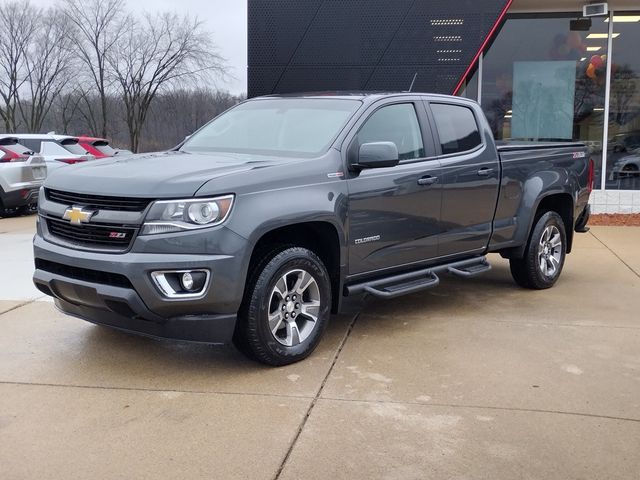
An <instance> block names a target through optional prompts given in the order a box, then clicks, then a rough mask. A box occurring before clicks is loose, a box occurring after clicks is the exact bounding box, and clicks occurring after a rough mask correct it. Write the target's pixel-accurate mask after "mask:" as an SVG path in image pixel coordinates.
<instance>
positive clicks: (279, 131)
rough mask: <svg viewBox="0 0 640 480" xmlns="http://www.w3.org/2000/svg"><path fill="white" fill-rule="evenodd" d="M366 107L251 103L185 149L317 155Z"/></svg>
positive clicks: (314, 101) (333, 102)
mask: <svg viewBox="0 0 640 480" xmlns="http://www.w3.org/2000/svg"><path fill="white" fill-rule="evenodd" d="M360 105H361V102H360V101H359V100H346V99H345V100H343V99H335V98H333V99H324V98H295V99H284V98H283V99H268V100H255V101H250V102H246V103H243V104H241V105H238V106H237V107H235V108H233V109H231V110H229V111H228V112H226V113H224V114H222V115H221V116H219V117H218V118H216V119H215V120H213V121H212V122H210V123H209V124H207V125H205V126H204V127H203V128H202V129H201V130H199V131H198V132H196V133H195V134H194V135H193V136H191V137H190V138H189V139H188V140H187V141H186V142H185V143H184V144H183V145H182V147H181V148H180V150H181V151H183V152H237V153H252V154H259V155H282V156H303V157H312V156H314V155H318V154H321V153H323V152H324V151H326V150H327V148H329V146H330V145H331V143H332V142H333V140H334V139H335V138H336V137H337V136H338V134H339V133H340V131H341V130H342V128H343V127H344V125H345V124H346V123H347V121H348V120H349V118H350V117H351V116H352V115H353V114H354V112H355V111H356V110H357V109H358V108H359V107H360Z"/></svg>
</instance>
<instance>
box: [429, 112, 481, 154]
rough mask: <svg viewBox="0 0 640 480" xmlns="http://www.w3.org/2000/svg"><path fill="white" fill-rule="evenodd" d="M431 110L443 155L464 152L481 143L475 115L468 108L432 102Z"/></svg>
mask: <svg viewBox="0 0 640 480" xmlns="http://www.w3.org/2000/svg"><path fill="white" fill-rule="evenodd" d="M431 110H432V111H433V116H434V119H435V123H436V128H437V129H438V136H439V137H440V145H441V147H442V154H443V155H447V154H451V153H460V152H466V151H469V150H473V149H474V148H476V147H477V146H478V145H481V144H482V138H481V137H480V132H479V131H478V124H477V123H476V117H475V116H474V115H473V111H472V110H471V109H470V108H467V107H463V106H461V105H446V104H444V103H432V104H431Z"/></svg>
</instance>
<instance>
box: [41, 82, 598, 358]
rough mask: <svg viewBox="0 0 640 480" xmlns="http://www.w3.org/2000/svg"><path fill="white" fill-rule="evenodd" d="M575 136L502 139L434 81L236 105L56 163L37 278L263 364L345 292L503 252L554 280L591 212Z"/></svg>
mask: <svg viewBox="0 0 640 480" xmlns="http://www.w3.org/2000/svg"><path fill="white" fill-rule="evenodd" d="M586 152H587V149H586V147H585V146H584V145H582V144H577V143H553V144H552V143H547V144H536V145H505V146H501V147H498V148H496V145H495V142H494V139H493V136H492V133H491V130H490V128H489V126H488V124H487V121H486V119H485V117H484V115H483V113H482V110H481V109H480V107H479V106H478V104H477V103H475V102H472V101H469V100H466V99H463V98H458V97H448V96H438V95H427V94H409V93H398V94H308V95H288V96H286V95H285V96H270V97H262V98H256V99H252V100H249V101H246V102H243V103H241V104H239V105H237V106H235V107H233V108H231V109H230V110H228V111H227V112H225V113H223V114H222V115H220V116H219V117H217V118H215V119H214V120H213V121H211V122H210V123H209V124H207V125H205V126H204V127H202V128H201V129H200V130H199V131H197V132H196V133H195V134H193V135H192V136H191V137H189V138H188V139H187V140H185V141H184V142H183V143H182V144H181V145H180V146H179V147H177V148H176V149H174V150H173V151H169V152H164V153H153V154H143V155H137V156H133V157H127V158H123V159H120V158H117V157H116V158H113V159H108V160H100V161H94V162H87V163H85V164H79V165H74V166H71V167H68V168H64V169H60V170H59V171H56V172H54V173H53V174H52V175H51V176H50V178H48V179H47V181H46V183H45V186H44V191H43V193H42V194H41V195H40V201H39V220H38V227H37V234H36V236H35V239H34V249H35V267H36V270H35V274H34V282H35V284H36V286H37V287H38V288H39V289H40V290H41V291H42V292H44V293H46V294H47V295H51V296H53V297H54V298H55V303H56V305H57V307H58V308H59V309H60V310H62V311H63V312H65V313H67V314H69V315H73V316H76V317H80V318H82V319H85V320H88V321H90V322H93V323H96V324H102V325H107V326H110V327H115V328H118V329H122V330H126V331H130V332H135V333H139V334H144V335H149V336H153V337H163V338H172V339H180V340H187V341H196V342H206V343H226V342H229V341H231V340H234V342H235V343H236V345H238V346H239V347H240V348H241V349H242V350H243V351H244V352H246V353H248V354H250V355H251V356H253V357H254V358H256V359H257V360H259V361H261V362H264V363H267V364H271V365H284V364H288V363H292V362H295V361H298V360H300V359H302V358H304V357H306V356H307V355H309V354H310V353H311V352H312V351H313V349H314V348H315V347H316V345H317V344H318V342H319V341H320V338H321V336H322V334H323V332H324V330H325V328H326V326H327V322H328V321H329V316H330V314H331V312H339V311H341V309H344V308H345V305H346V304H347V300H349V297H352V298H358V297H360V298H361V297H362V295H363V294H365V295H366V294H368V295H373V296H375V297H381V298H391V297H396V296H399V295H402V294H407V293H411V292H416V291H419V290H422V289H426V288H430V287H434V286H436V285H437V284H438V275H439V274H442V273H449V274H453V275H458V276H461V277H471V276H474V275H477V274H480V273H482V272H484V271H486V270H488V269H489V268H490V267H489V264H488V263H487V261H486V259H485V255H486V254H487V253H489V252H498V253H500V254H501V255H502V256H503V257H506V258H508V259H509V260H510V263H511V272H512V274H513V278H514V279H515V281H516V282H517V283H518V284H519V285H522V286H523V287H527V288H533V289H543V288H548V287H551V286H552V285H553V284H554V283H555V282H556V280H558V277H559V275H560V272H561V271H562V267H563V264H564V261H565V254H566V253H569V252H570V251H571V245H572V241H573V234H574V231H575V230H576V226H577V225H579V224H580V223H584V220H582V221H581V220H580V219H581V217H584V215H586V213H587V209H586V207H587V202H588V198H589V194H590V192H591V188H592V182H593V163H592V162H591V161H590V160H589V158H588V157H587V154H586Z"/></svg>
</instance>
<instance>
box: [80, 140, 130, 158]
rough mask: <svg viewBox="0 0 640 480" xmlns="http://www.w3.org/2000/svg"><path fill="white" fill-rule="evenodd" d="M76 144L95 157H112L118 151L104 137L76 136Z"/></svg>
mask: <svg viewBox="0 0 640 480" xmlns="http://www.w3.org/2000/svg"><path fill="white" fill-rule="evenodd" d="M78 144H79V145H80V146H81V147H82V148H84V149H85V150H86V151H87V153H90V154H91V155H93V156H95V157H96V158H107V157H114V156H116V155H118V154H119V153H120V150H116V149H115V148H113V147H112V146H111V145H109V141H108V140H106V139H104V138H97V137H78Z"/></svg>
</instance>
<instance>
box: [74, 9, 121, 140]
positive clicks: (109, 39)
mask: <svg viewBox="0 0 640 480" xmlns="http://www.w3.org/2000/svg"><path fill="white" fill-rule="evenodd" d="M125 7H126V1H125V0H64V13H65V15H66V16H67V18H68V19H69V21H70V22H71V25H72V26H73V28H72V29H70V30H69V36H70V38H71V39H72V40H73V42H74V45H75V49H76V51H77V53H78V57H79V59H80V61H81V62H82V64H83V67H82V69H81V71H84V72H86V74H87V75H88V77H89V83H90V84H91V86H92V89H93V88H95V92H96V93H97V95H98V98H99V102H98V104H99V112H98V111H96V108H95V104H94V103H93V102H89V101H85V102H84V106H85V108H86V113H85V115H86V116H87V117H89V118H91V121H90V124H91V125H92V133H94V134H96V135H98V134H99V135H101V136H102V137H106V136H107V133H108V129H107V125H108V112H107V108H108V106H107V96H108V93H109V88H110V86H111V81H110V78H109V75H108V72H107V57H108V56H109V55H110V53H111V52H112V50H113V48H114V46H115V43H116V42H117V41H118V39H119V37H120V36H121V35H122V34H123V33H124V32H123V30H124V29H125V28H127V26H128V25H129V15H128V13H126V8H125ZM87 98H88V97H85V100H86V99H87Z"/></svg>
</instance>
